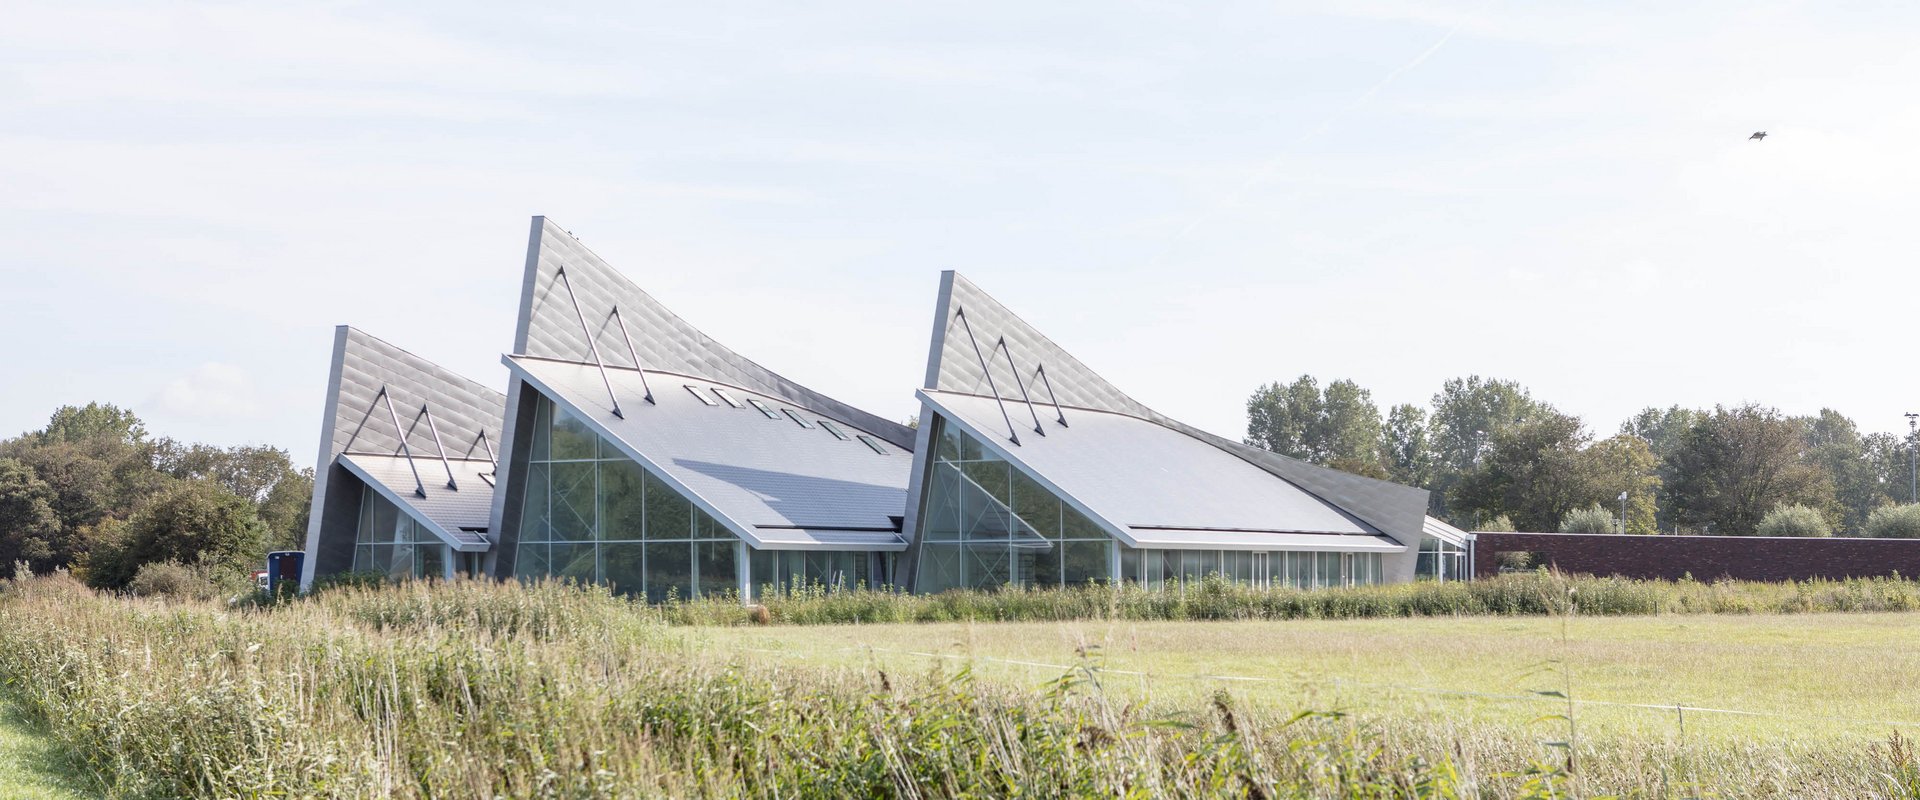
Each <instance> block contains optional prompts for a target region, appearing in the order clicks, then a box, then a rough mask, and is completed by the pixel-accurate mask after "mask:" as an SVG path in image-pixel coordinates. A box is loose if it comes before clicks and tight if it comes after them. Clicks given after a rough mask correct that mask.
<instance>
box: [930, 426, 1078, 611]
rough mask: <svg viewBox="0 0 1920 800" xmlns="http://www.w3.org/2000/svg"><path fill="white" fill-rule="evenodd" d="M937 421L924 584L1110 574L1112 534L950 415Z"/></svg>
mask: <svg viewBox="0 0 1920 800" xmlns="http://www.w3.org/2000/svg"><path fill="white" fill-rule="evenodd" d="M932 424H933V425H934V426H935V427H934V429H933V430H932V432H931V434H932V437H931V441H932V442H933V446H934V454H933V458H932V459H931V464H930V465H929V469H930V474H929V475H928V481H927V484H926V492H925V499H924V500H923V506H922V511H921V522H920V537H921V545H920V570H919V573H918V574H917V576H916V577H915V582H916V583H918V585H919V586H918V588H919V591H922V592H939V591H944V590H946V589H956V588H972V589H988V588H994V587H999V586H1020V587H1047V586H1052V587H1059V586H1075V585H1079V584H1085V583H1090V582H1092V581H1102V580H1109V579H1111V577H1112V573H1111V570H1112V558H1113V547H1114V541H1113V539H1112V537H1109V536H1108V535H1107V534H1106V532H1105V531H1103V530H1101V529H1100V527H1099V526H1097V525H1095V524H1093V522H1092V521H1091V520H1088V519H1087V518H1086V517H1085V516H1082V515H1081V514H1080V513H1079V512H1077V511H1075V510H1073V508H1071V507H1069V506H1068V505H1067V504H1066V503H1065V502H1062V501H1061V500H1060V498H1059V497H1057V496H1055V495H1054V494H1053V493H1052V492H1049V491H1047V490H1046V488H1045V487H1042V486H1041V485H1040V484H1038V483H1036V482H1034V481H1033V479H1031V478H1028V477H1027V476H1026V474H1025V473H1023V472H1021V471H1020V470H1018V469H1014V468H1013V466H1012V465H1011V464H1008V463H1007V462H1006V461H1004V460H1002V459H1000V458H998V457H996V456H994V455H993V454H992V453H989V452H987V450H986V449H985V448H983V447H981V446H980V443H979V442H977V441H975V440H974V439H973V438H972V437H970V436H967V435H966V434H965V433H962V432H960V431H959V430H956V429H954V428H953V426H951V425H948V424H946V420H944V419H941V418H939V417H935V418H934V420H933V423H932Z"/></svg>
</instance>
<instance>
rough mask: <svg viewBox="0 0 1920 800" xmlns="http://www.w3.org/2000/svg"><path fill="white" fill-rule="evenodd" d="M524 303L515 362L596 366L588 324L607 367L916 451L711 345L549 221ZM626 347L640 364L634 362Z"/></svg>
mask: <svg viewBox="0 0 1920 800" xmlns="http://www.w3.org/2000/svg"><path fill="white" fill-rule="evenodd" d="M562 272H564V273H565V276H566V277H565V279H564V280H563V279H562V278H561V273H562ZM569 289H571V292H569V291H568V290H569ZM520 297H521V308H520V319H519V328H518V330H517V331H515V333H514V353H515V354H516V355H528V356H535V357H540V358H553V359H561V360H566V361H576V362H578V361H591V360H592V359H591V358H590V350H589V346H588V343H589V339H588V334H587V333H586V332H584V331H583V330H582V320H583V319H584V321H585V325H586V328H587V330H590V331H592V340H591V341H592V344H593V346H594V347H595V348H597V349H598V352H599V356H600V359H601V360H602V361H603V362H604V363H605V364H606V365H607V366H609V367H615V366H618V367H637V368H644V369H648V370H660V371H663V372H672V373H677V374H681V375H691V376H694V377H698V378H704V379H707V380H711V381H716V382H719V383H723V384H726V385H729V386H738V387H741V388H745V389H750V390H752V391H754V392H757V393H759V394H762V395H765V396H768V397H774V398H778V399H780V400H781V401H782V402H787V403H792V404H795V405H799V406H803V407H806V408H811V409H816V410H819V411H821V412H822V413H826V414H830V415H832V416H833V417H834V418H835V419H844V420H847V421H849V422H851V423H853V424H854V425H855V426H856V427H858V428H861V429H862V430H866V431H869V432H871V433H872V434H874V435H876V436H879V437H880V438H882V439H885V440H886V441H889V442H892V443H893V444H895V445H896V446H899V447H903V448H907V449H912V447H913V431H912V430H910V429H908V428H907V427H906V426H904V425H901V424H899V423H896V422H892V421H890V420H886V419H882V418H880V417H878V416H875V415H873V414H869V413H867V412H865V411H861V410H860V409H857V408H854V407H852V406H849V405H847V404H845V403H841V402H840V401H837V400H834V399H833V398H830V397H827V396H825V395H822V394H820V393H818V392H815V391H813V390H811V389H808V388H806V387H804V386H801V385H800V384H797V383H794V382H793V381H791V380H788V379H786V378H783V377H781V376H780V375H778V374H776V373H774V372H773V371H772V370H769V369H767V368H766V367H763V366H760V365H759V364H756V363H754V362H753V361H751V360H748V359H747V358H746V357H744V356H742V355H740V354H739V353H735V352H734V351H732V350H730V349H728V348H727V347H725V346H723V345H721V344H720V343H719V342H716V341H714V340H713V339H711V338H709V337H708V336H707V335H706V334H704V333H701V332H700V331H699V329H697V328H695V327H693V326H692V325H690V324H688V323H687V322H686V321H685V320H683V319H681V318H680V317H679V316H678V315H676V314H674V313H673V312H672V311H669V310H668V309H667V308H666V307H665V306H663V305H661V304H660V302H659V301H657V300H655V299H653V297H652V296H651V295H648V294H647V293H646V292H644V291H642V290H641V289H640V287H639V286H637V285H635V284H634V283H633V282H632V281H630V280H628V279H627V278H626V276H624V275H622V274H620V272H619V271H618V270H616V269H614V268H613V267H612V266H611V265H609V264H607V262H605V261H603V260H601V258H600V257H599V256H597V255H594V253H593V251H591V250H588V249H587V248H586V246H585V245H582V244H581V243H580V241H579V240H578V239H575V238H574V237H573V236H572V235H571V234H569V233H567V231H566V230H564V229H562V228H561V227H560V226H558V225H556V224H554V223H553V222H552V221H551V220H548V219H547V218H545V217H534V218H533V230H532V233H531V234H530V237H529V241H528V244H527V268H526V276H525V278H524V283H523V284H522V286H521V292H520ZM576 302H577V303H578V309H579V310H578V313H576V311H575V303H576ZM616 309H617V310H618V312H619V314H618V316H617V317H616V315H615V314H614V312H615V310H616ZM622 323H624V324H625V330H624V331H623V330H622V327H621V325H622ZM629 340H631V342H632V348H633V352H637V353H638V354H639V357H640V361H641V363H639V364H635V363H633V361H634V359H633V357H632V355H631V354H630V352H629V350H628V341H629Z"/></svg>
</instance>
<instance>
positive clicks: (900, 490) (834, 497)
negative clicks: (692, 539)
mask: <svg viewBox="0 0 1920 800" xmlns="http://www.w3.org/2000/svg"><path fill="white" fill-rule="evenodd" d="M673 463H674V466H677V467H681V468H684V469H690V470H693V471H694V472H698V473H700V474H702V475H705V476H707V477H709V478H713V479H714V480H718V481H723V482H725V483H728V484H731V485H734V486H738V487H740V488H741V489H745V490H747V491H749V492H753V493H754V494H757V495H759V496H760V497H761V498H763V501H764V502H765V503H766V504H767V506H768V507H769V508H771V509H773V511H774V513H777V514H779V515H780V516H781V517H783V518H785V519H787V520H788V521H789V524H792V525H797V526H803V527H809V528H888V529H892V528H893V525H894V521H893V519H892V518H893V517H898V516H900V515H901V514H903V513H904V512H905V511H906V507H907V490H906V487H896V486H881V485H879V484H873V483H859V482H856V481H843V480H839V479H836V478H823V477H820V476H817V475H800V474H796V473H792V472H779V471H775V470H766V469H754V468H752V467H742V466H737V465H733V464H716V463H713V462H711V461H696V460H691V459H684V458H677V459H674V461H673ZM722 510H726V509H724V508H723V509H722Z"/></svg>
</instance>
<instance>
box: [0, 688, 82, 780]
mask: <svg viewBox="0 0 1920 800" xmlns="http://www.w3.org/2000/svg"><path fill="white" fill-rule="evenodd" d="M82 786H83V783H82V782H81V780H80V778H79V776H78V775H77V774H76V773H75V772H74V771H73V768H72V767H71V766H70V765H68V764H67V763H66V762H65V761H64V760H62V759H61V758H60V755H59V752H58V751H57V750H55V748H54V745H53V742H52V741H51V740H50V739H48V738H47V736H46V735H45V734H44V733H43V732H42V731H40V730H39V729H38V728H37V727H36V726H34V725H33V724H32V723H31V722H30V721H29V720H28V719H27V717H26V714H25V713H24V712H22V711H21V709H20V706H19V705H18V704H16V703H14V702H12V701H10V700H9V699H8V698H7V696H6V695H5V694H4V693H0V798H8V799H9V800H12V798H22V800H24V799H25V798H33V799H34V800H81V798H85V797H90V796H91V795H89V794H88V793H86V792H85V791H84V790H83V788H82Z"/></svg>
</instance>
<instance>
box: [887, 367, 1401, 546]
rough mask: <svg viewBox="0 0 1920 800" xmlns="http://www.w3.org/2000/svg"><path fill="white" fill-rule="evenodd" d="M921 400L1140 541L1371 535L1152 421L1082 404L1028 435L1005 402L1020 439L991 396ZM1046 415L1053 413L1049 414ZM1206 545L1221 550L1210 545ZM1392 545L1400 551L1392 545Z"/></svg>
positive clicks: (1015, 405) (1020, 408)
mask: <svg viewBox="0 0 1920 800" xmlns="http://www.w3.org/2000/svg"><path fill="white" fill-rule="evenodd" d="M920 395H921V398H922V399H923V400H925V401H926V402H927V403H928V404H929V405H931V406H932V407H933V408H934V409H935V410H937V411H938V412H940V414H941V415H942V416H944V417H946V418H948V419H950V420H953V421H956V422H958V423H960V424H961V425H962V427H964V428H966V429H968V430H969V432H970V433H971V434H972V435H974V436H976V437H978V438H980V439H981V440H982V441H985V442H989V443H991V444H992V445H993V446H994V447H996V448H997V449H998V450H999V451H1000V452H1002V453H1004V454H1005V455H1006V456H1007V457H1008V458H1010V459H1012V460H1014V461H1016V462H1018V463H1019V464H1020V465H1022V466H1024V467H1025V468H1026V470H1027V472H1028V474H1030V475H1033V476H1035V477H1037V478H1038V479H1040V480H1041V481H1043V482H1046V483H1050V484H1052V485H1053V487H1054V488H1056V489H1057V490H1058V491H1060V492H1061V493H1062V494H1064V495H1067V496H1068V497H1069V498H1071V499H1072V500H1075V501H1078V502H1079V503H1081V504H1083V505H1084V506H1086V508H1087V510H1089V511H1091V512H1092V513H1093V515H1094V516H1096V517H1098V518H1101V519H1105V520H1107V521H1108V522H1110V523H1112V524H1114V525H1116V526H1120V527H1122V528H1123V531H1122V532H1123V533H1125V534H1127V537H1128V538H1131V539H1134V540H1135V541H1136V542H1138V543H1149V542H1153V543H1166V542H1175V543H1194V542H1196V541H1197V540H1201V539H1205V540H1206V541H1209V542H1212V541H1215V540H1220V541H1243V542H1245V543H1246V545H1247V546H1256V545H1257V543H1258V542H1259V541H1260V540H1261V537H1262V535H1263V534H1326V535H1327V536H1326V537H1325V538H1327V539H1349V541H1348V544H1351V545H1353V546H1352V547H1343V546H1340V543H1338V542H1334V543H1331V546H1330V547H1329V549H1358V548H1360V547H1363V546H1365V545H1366V544H1367V543H1368V542H1370V541H1372V540H1373V539H1374V538H1375V535H1376V534H1378V533H1379V532H1378V531H1377V530H1374V529H1373V528H1371V527H1369V526H1367V525H1366V524H1365V523H1363V522H1360V521H1359V520H1357V519H1355V518H1354V517H1352V516H1351V515H1349V514H1347V513H1345V512H1343V511H1341V510H1340V509H1339V508H1337V507H1335V506H1333V505H1332V504H1329V503H1327V502H1326V501H1324V500H1321V499H1320V498H1318V497H1316V496H1314V495H1313V494H1312V493H1309V492H1306V491H1304V490H1302V489H1300V488H1299V487H1297V486H1294V485H1293V484H1291V483H1288V482H1286V481H1283V480H1278V479H1276V478H1275V477H1274V476H1273V475H1270V474H1268V473H1267V472H1265V471H1264V470H1261V469H1260V468H1258V467H1256V466H1254V465H1252V464H1249V463H1247V462H1246V461H1244V460H1242V459H1240V458H1238V457H1236V456H1234V455H1232V454H1230V453H1227V452H1224V451H1222V450H1220V449H1219V448H1217V447H1214V446H1213V445H1211V444H1209V443H1207V442H1204V441H1201V440H1199V439H1195V438H1194V437H1192V436H1188V435H1186V434H1184V433H1181V432H1179V431H1176V430H1173V429H1171V428H1168V427H1166V426H1164V425H1160V424H1158V423H1155V422H1152V421H1149V420H1146V419H1141V418H1139V417H1135V416H1129V415H1126V414H1118V413H1113V412H1108V411H1098V410H1093V409H1084V408H1069V409H1065V410H1064V414H1065V416H1066V419H1067V425H1066V426H1061V425H1060V424H1059V423H1058V422H1057V421H1056V420H1055V419H1054V418H1053V414H1051V413H1049V414H1045V415H1042V417H1041V425H1042V427H1043V428H1044V429H1045V430H1046V435H1045V436H1041V435H1039V434H1037V433H1035V432H1034V431H1033V429H1032V426H1031V425H1030V424H1023V422H1024V423H1031V421H1032V415H1031V413H1030V412H1029V411H1028V410H1027V408H1026V404H1025V403H1023V402H1009V403H1007V404H1006V410H1007V412H1008V413H1009V414H1018V415H1020V416H1016V417H1015V418H1014V427H1015V429H1016V430H1017V431H1018V432H1019V434H1020V443H1019V444H1018V445H1015V444H1012V443H1011V442H1010V441H1009V440H1008V437H1007V425H1006V420H1005V418H1004V417H1002V415H1001V404H1000V403H999V402H996V401H995V400H994V399H993V398H992V397H983V396H979V395H969V394H958V393H953V392H940V391H922V392H921V393H920ZM1047 410H1048V411H1049V412H1051V411H1052V409H1051V408H1050V407H1049V408H1048V409H1047ZM1212 546H1227V545H1224V544H1216V545H1212ZM1393 547H1395V548H1398V545H1393Z"/></svg>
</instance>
